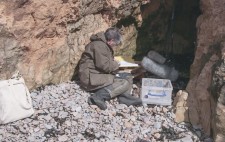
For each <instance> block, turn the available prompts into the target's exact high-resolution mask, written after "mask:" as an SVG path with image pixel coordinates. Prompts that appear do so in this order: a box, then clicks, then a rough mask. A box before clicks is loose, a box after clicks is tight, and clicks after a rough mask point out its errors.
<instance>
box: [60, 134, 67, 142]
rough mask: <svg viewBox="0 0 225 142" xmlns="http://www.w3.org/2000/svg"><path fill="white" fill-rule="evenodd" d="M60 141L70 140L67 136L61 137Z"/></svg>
mask: <svg viewBox="0 0 225 142" xmlns="http://www.w3.org/2000/svg"><path fill="white" fill-rule="evenodd" d="M58 140H59V141H60V142H65V141H67V140H68V137H67V136H66V135H62V136H59V138H58Z"/></svg>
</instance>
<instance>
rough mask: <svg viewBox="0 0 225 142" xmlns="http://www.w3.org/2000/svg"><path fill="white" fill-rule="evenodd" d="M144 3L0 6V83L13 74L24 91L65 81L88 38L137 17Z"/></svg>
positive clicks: (30, 0) (32, 1)
mask: <svg viewBox="0 0 225 142" xmlns="http://www.w3.org/2000/svg"><path fill="white" fill-rule="evenodd" d="M147 2H148V1H141V0H135V1H134V0H126V1H125V0H123V1H117V0H109V1H108V0H52V1H48V2H46V1H45V0H38V1H36V0H13V1H9V0H2V1H0V42H1V44H0V47H1V48H0V78H1V79H6V78H9V77H10V76H11V75H12V74H13V72H15V70H19V71H20V73H21V74H22V75H23V76H24V78H25V80H26V83H27V85H28V87H29V88H30V89H32V88H35V87H39V86H41V85H46V84H49V83H59V82H62V81H66V80H69V79H71V77H72V76H73V73H74V69H75V67H76V65H77V63H78V60H79V58H80V56H81V53H82V52H83V50H84V46H85V44H87V43H88V42H89V36H90V35H91V34H94V33H97V32H99V31H104V30H105V29H107V28H108V27H110V26H112V25H115V23H116V22H117V21H118V20H119V19H121V18H125V17H127V16H130V15H136V16H137V15H139V14H140V10H139V8H140V5H141V4H145V3H147ZM134 11H135V12H134Z"/></svg>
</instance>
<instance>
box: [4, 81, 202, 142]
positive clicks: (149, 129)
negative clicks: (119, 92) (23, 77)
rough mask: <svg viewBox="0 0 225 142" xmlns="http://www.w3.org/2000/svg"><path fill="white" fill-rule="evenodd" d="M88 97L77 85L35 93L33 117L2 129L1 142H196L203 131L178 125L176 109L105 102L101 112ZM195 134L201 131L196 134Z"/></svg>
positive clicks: (72, 83)
mask: <svg viewBox="0 0 225 142" xmlns="http://www.w3.org/2000/svg"><path fill="white" fill-rule="evenodd" d="M89 95H90V94H89V93H87V92H85V91H83V90H82V89H81V88H80V86H79V85H78V84H77V83H75V82H67V83H62V84H60V85H50V86H45V87H42V88H39V89H37V90H34V91H33V92H32V93H31V97H32V100H33V107H34V109H35V114H34V115H33V116H31V117H30V118H25V119H23V120H19V121H16V122H12V123H9V124H5V125H1V126H0V141H24V142H25V141H29V142H43V141H48V142H55V141H60V142H63V141H73V142H79V141H82V142H87V141H94V142H95V141H96V142H97V141H103V142H104V141H107V142H125V141H126V142H132V141H135V142H155V141H170V142H180V141H183V142H192V141H193V142H198V141H200V140H199V136H200V135H201V131H198V133H199V134H198V133H194V131H192V129H189V128H190V125H188V124H185V123H180V124H177V123H175V122H174V118H175V115H174V113H173V108H172V106H168V107H162V106H153V105H152V106H139V107H134V106H129V107H128V106H126V105H124V104H118V102H117V100H116V99H114V100H111V101H110V102H106V103H107V106H108V109H107V110H105V111H103V110H100V109H99V108H98V107H97V106H95V105H88V103H87V98H88V96H89ZM196 132H197V131H196Z"/></svg>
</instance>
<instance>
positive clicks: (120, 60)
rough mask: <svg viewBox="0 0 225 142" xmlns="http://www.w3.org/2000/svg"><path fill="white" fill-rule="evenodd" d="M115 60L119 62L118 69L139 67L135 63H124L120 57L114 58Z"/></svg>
mask: <svg viewBox="0 0 225 142" xmlns="http://www.w3.org/2000/svg"><path fill="white" fill-rule="evenodd" d="M115 60H116V61H119V64H120V67H139V65H138V64H136V63H131V62H128V61H125V60H124V58H123V57H121V56H116V57H115Z"/></svg>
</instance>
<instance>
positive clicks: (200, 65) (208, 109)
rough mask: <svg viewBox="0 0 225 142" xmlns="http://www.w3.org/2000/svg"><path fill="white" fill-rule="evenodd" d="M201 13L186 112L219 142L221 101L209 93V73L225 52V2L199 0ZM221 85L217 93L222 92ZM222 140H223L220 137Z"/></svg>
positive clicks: (194, 122)
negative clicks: (212, 133) (187, 110)
mask: <svg viewBox="0 0 225 142" xmlns="http://www.w3.org/2000/svg"><path fill="white" fill-rule="evenodd" d="M200 4H201V10H202V15H201V16H199V18H198V21H197V29H198V33H197V48H196V52H195V59H194V62H193V64H192V66H191V78H190V81H189V83H188V86H187V91H188V92H189V98H188V106H189V115H190V117H191V118H190V119H191V121H192V123H193V124H195V125H201V126H202V128H203V129H204V130H205V132H206V134H208V135H209V134H210V133H211V130H212V129H213V130H214V139H215V140H216V141H218V142H220V141H221V140H222V139H219V138H218V135H220V137H224V128H223V123H224V115H223V113H224V111H225V109H224V104H221V103H218V104H217V99H218V97H216V96H215V93H212V90H211V89H212V88H211V87H212V83H213V82H212V77H213V76H212V75H213V72H214V70H213V68H214V65H216V63H218V62H220V60H221V59H222V53H224V51H225V44H224V43H225V41H224V37H225V26H224V21H225V17H224V16H223V15H224V14H225V11H224V5H225V1H222V0H220V1H215V0H201V3H200ZM222 90H223V87H222V88H221V90H220V91H219V92H217V93H218V94H220V93H222V92H223V91H222ZM222 94H223V93H222ZM223 140H224V139H223Z"/></svg>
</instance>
